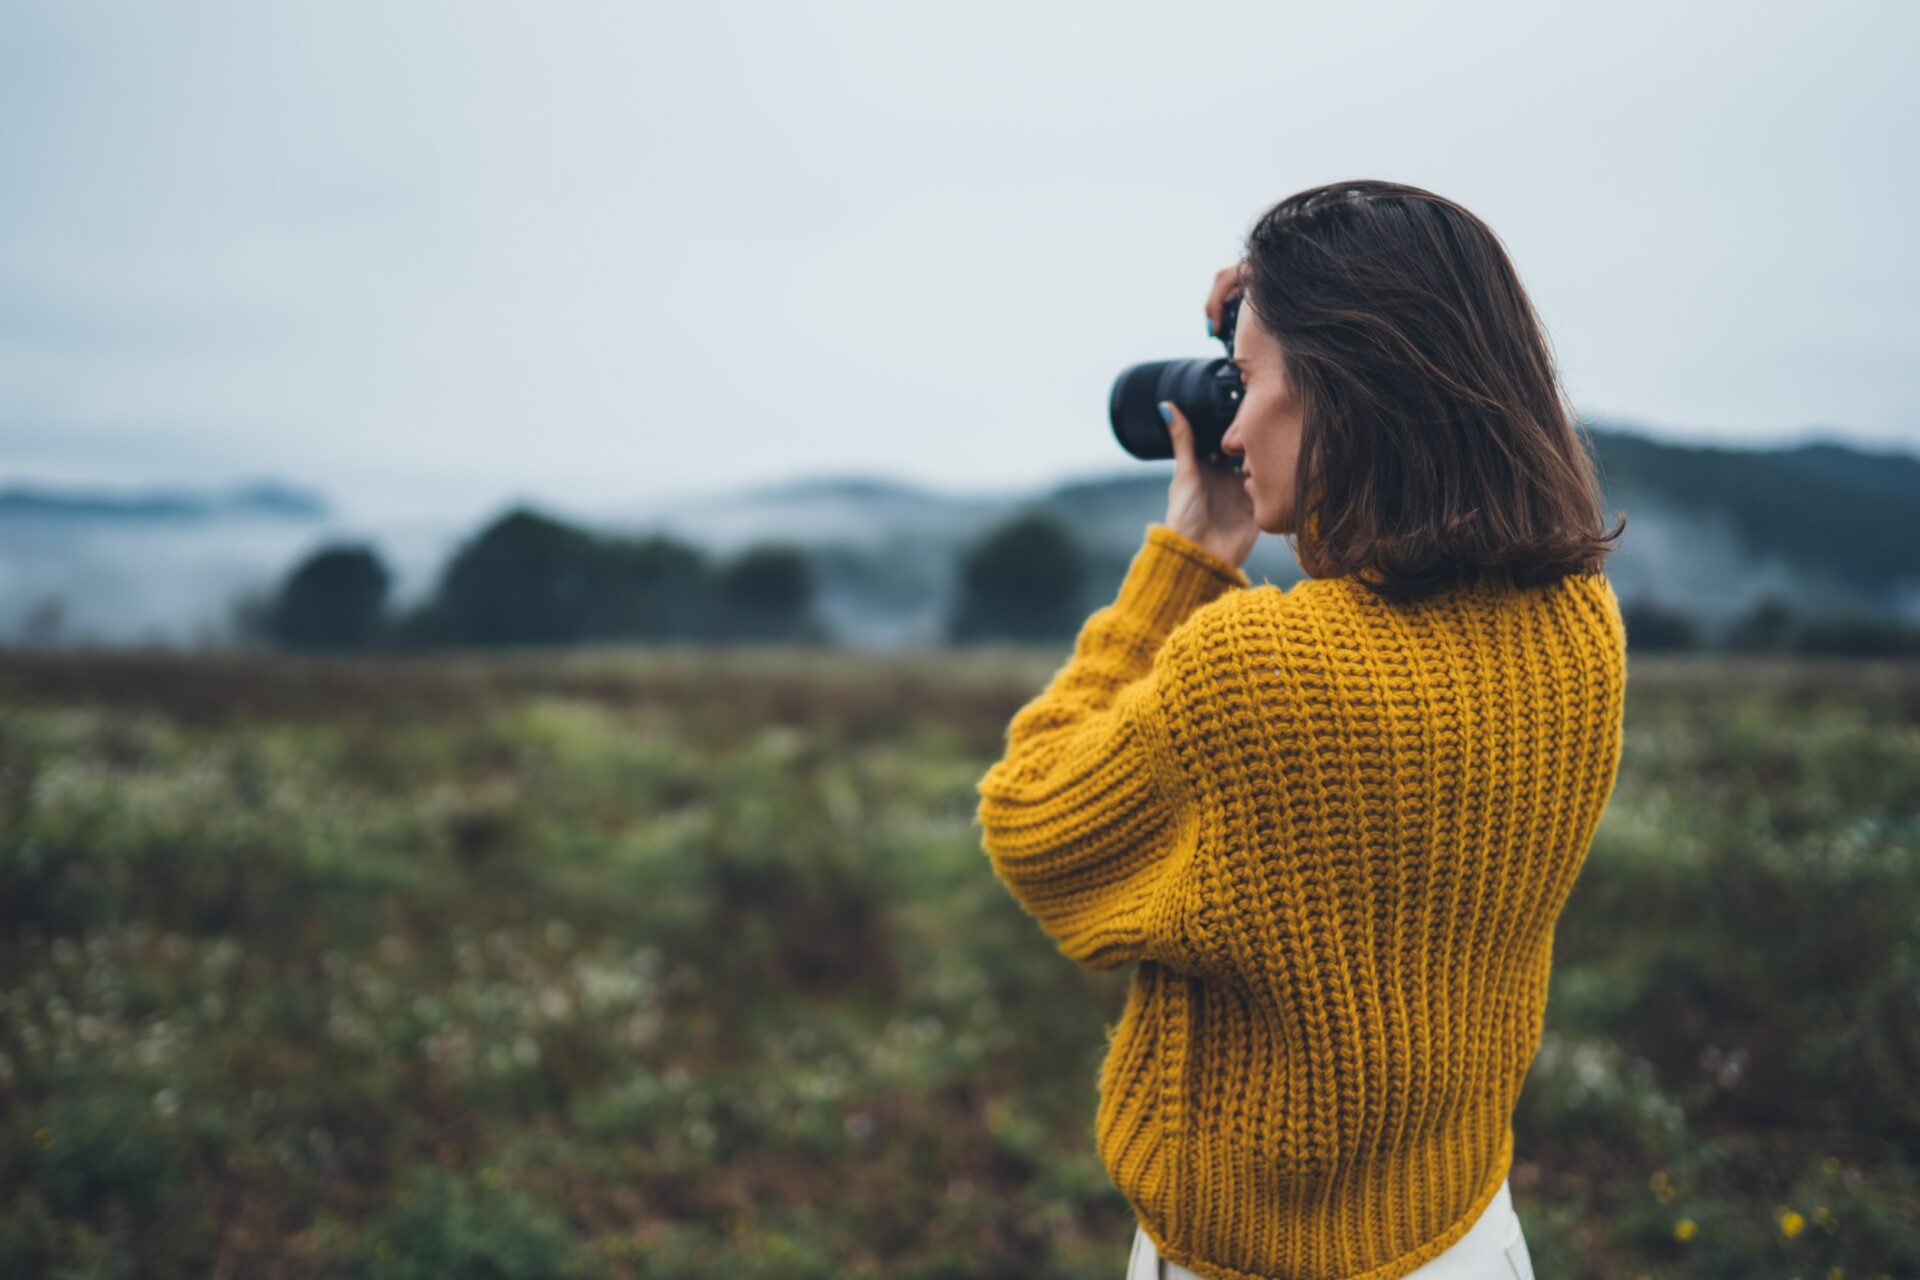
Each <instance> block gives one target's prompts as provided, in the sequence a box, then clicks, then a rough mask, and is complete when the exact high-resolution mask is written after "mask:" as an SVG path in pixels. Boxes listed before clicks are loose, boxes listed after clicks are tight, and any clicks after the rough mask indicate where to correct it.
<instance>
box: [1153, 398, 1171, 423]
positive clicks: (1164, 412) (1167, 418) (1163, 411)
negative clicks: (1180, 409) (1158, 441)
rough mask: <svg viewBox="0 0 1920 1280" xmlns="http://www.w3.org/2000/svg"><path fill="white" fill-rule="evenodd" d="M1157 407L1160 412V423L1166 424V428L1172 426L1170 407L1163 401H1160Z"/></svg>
mask: <svg viewBox="0 0 1920 1280" xmlns="http://www.w3.org/2000/svg"><path fill="white" fill-rule="evenodd" d="M1157 407H1158V408H1159V410H1160V421H1162V422H1164V423H1166V424H1167V425H1168V426H1172V425H1173V410H1172V409H1171V408H1170V407H1168V405H1167V402H1166V401H1165V400H1162V401H1161V402H1160V404H1159V405H1158V406H1157Z"/></svg>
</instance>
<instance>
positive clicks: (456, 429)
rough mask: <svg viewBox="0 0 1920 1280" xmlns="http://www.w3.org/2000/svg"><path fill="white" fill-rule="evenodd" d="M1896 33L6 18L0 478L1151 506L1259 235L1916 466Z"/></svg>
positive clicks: (49, 11) (603, 17)
mask: <svg viewBox="0 0 1920 1280" xmlns="http://www.w3.org/2000/svg"><path fill="white" fill-rule="evenodd" d="M1917 35H1920V6H1914V5H1908V4H1903V3H1894V2H1892V0H1889V2H1887V3H1881V4H1858V3H1839V4H1834V3H1827V4H1820V5H1813V4H1796V5H1780V4H1767V3H1754V2H1753V0H1741V2H1740V3H1737V4H1685V5H1674V4H1651V3H1618V2H1617V0H1609V2H1608V3H1605V4H1600V3H1590V4H1584V5H1577V6H1576V5H1543V4H1539V3H1512V4H1487V3H1472V2H1468V0H1456V2H1455V3H1450V4H1445V5H1436V4H1430V3H1429V4H1414V3H1405V4H1377V3H1342V4H1330V3H1326V2H1325V0H1320V2H1317V3H1312V4H1291V5H1289V4H1274V3H1262V4H1257V5H1222V6H1218V7H1214V8H1210V9H1204V8H1195V7H1185V8H1180V9H1175V8H1173V7H1171V6H1158V5H1156V6H1142V5H1123V4H1113V3H1100V4H1091V3H1074V4H1065V3H1062V4H1053V5H1047V4H1035V3H1033V2H1032V0H1022V3H1018V4H1015V3H968V4H965V5H948V6H934V5H923V4H912V3H905V4H903V3H898V2H897V0H896V2H895V3H891V4H881V3H872V4H850V3H834V4H826V3H811V4H791V3H784V4H747V3H729V4H723V5H667V4H662V3H646V4H618V3H561V2H556V0H545V2H542V3H525V4H515V5H507V4H482V3H476V2H475V0H438V2H434V3H426V2H415V3H406V2H404V0H403V2H400V3H395V0H382V2H381V3H363V2H359V0H355V2H352V3H347V2H343V0H329V2H328V3H325V4H319V3H308V4H260V3H257V0H254V2H242V0H231V2H228V3H168V4H164V5H161V4H152V3H145V2H138V3H136V2H134V0H125V2H122V3H89V2H86V0H44V2H42V0H24V2H23V0H9V2H8V3H7V5H6V7H5V9H4V13H3V14H0V481H12V480H22V479H44V480H60V481H93V482H99V483H103V484H111V485H122V484H128V485H131V484H136V483H139V484H147V483H153V484H161V483H167V484H172V483H196V484H198V483H226V482H229V481H234V480H241V479H247V478H251V477H256V476H269V475H271V476H279V477H284V478H286V479H288V480H291V481H294V482H298V483H305V484H312V485H315V486H317V487H319V488H321V489H322V490H323V491H325V492H326V493H327V494H328V495H330V496H331V497H333V498H335V499H337V500H338V501H339V502H340V503H341V504H342V505H343V506H344V507H346V508H349V509H379V510H391V509H395V508H397V507H411V506H414V505H419V506H421V507H426V506H432V507H434V508H436V509H442V510H446V509H464V508H477V507H482V506H487V505H490V504H492V503H494V502H497V501H499V500H502V499H505V498H508V497H528V498H539V499H546V500H550V501H552V502H554V503H557V504H560V505H563V506H567V507H572V508H576V509H584V508H601V509H617V508H619V507H620V506H621V505H622V504H625V503H629V502H639V501H641V500H644V499H650V498H656V497H662V496H668V495H672V494H675V493H684V492H687V491H689V490H708V489H717V488H730V487H736V486H744V485H747V484H752V483H759V482H769V481H776V480H784V479H791V478H798V477H802V476H808V475H817V474H823V473H847V472H858V473H863V474H875V475H885V476H891V477H896V478H898V479H901V480H906V481H911V482H918V483H924V484H929V485H934V486H938V487H942V488H948V489H954V490H961V491H986V490H997V489H1002V488H1007V487H1012V486H1027V485H1035V484H1039V483H1042V482H1045V481H1048V480H1051V479H1056V478H1066V477H1071V476H1079V475H1084V474H1087V473H1100V472H1113V471H1123V470H1125V469H1126V468H1127V467H1129V466H1136V465H1144V464H1139V463H1137V462H1135V461H1134V460H1133V459H1131V458H1130V457H1129V456H1128V455H1126V454H1124V453H1123V452H1122V451H1121V450H1120V449H1119V446H1118V445H1117V444H1115V443H1114V441H1113V438H1112V436H1111V433H1110V432H1109V430H1108V426H1107V422H1106V400H1107V391H1108V388H1109V386H1110V385H1111V382H1112V379H1113V377H1114V376H1115V375H1116V374H1117V373H1118V372H1119V371H1120V370H1121V369H1122V368H1123V367H1124V366H1126V365H1128V364H1131V363H1134V362H1136V361H1139V360H1146V359H1162V358H1168V357H1172V356H1181V355H1187V356H1202V355H1209V354H1218V353H1219V351H1220V348H1219V345H1218V344H1217V343H1214V342H1212V341H1210V340H1209V339H1208V338H1207V337H1206V329H1205V321H1204V318H1203V311H1202V304H1203V302H1204V300H1205V297H1206V291H1207V287H1208V284H1209V283H1210V281H1211V279H1212V276H1213V273H1214V271H1215V270H1216V269H1217V268H1219V267H1222V266H1225V265H1228V264H1229V263H1231V262H1232V261H1233V260H1234V258H1235V257H1236V256H1237V253H1238V251H1239V248H1240V244H1241V238H1242V237H1243V236H1244V234H1245V232H1246V231H1247V229H1248V228H1249V227H1250V226H1251V225H1252V223H1253V221H1254V220H1255V219H1256V218H1257V217H1258V216H1259V214H1260V213H1261V211H1263V210H1264V209H1265V208H1266V207H1267V206H1268V205H1270V204H1272V203H1273V202H1274V201H1276V200H1278V199H1280V198H1282V197H1283V196H1285V195H1287V194H1289V193H1291V192H1293V191H1296V190H1299V189H1301V188H1303V187H1306V186H1311V185H1315V184H1318V183H1321V182H1326V181H1331V180H1335V179H1341V178H1355V177H1381V178H1389V179H1394V180H1398V181H1403V182H1410V183H1414V184H1417V185H1420V186H1425V187H1429V188H1431V189H1433V190H1435V191H1438V192H1440V193H1441V194H1443V195H1446V196H1448V197H1451V198H1452V199H1455V200H1457V201H1459V202H1460V203H1462V204H1464V205H1466V206H1467V207H1468V208H1470V209H1472V210H1473V211H1474V212H1476V213H1477V214H1479V215H1480V216H1481V217H1482V218H1483V219H1485V220H1486V221H1487V222H1488V223H1489V225H1491V226H1492V227H1493V229H1494V230H1495V231H1496V232H1497V233H1498V234H1499V235H1500V236H1501V238H1502V240H1503V241H1504V243H1505V244H1506V246H1507V248H1508V251H1509V252H1510V254H1511V255H1512V257H1513V259H1514V262H1515V264H1516V267H1517V268H1518V270H1519V272H1520V276H1521V278H1522V280H1523V281H1524V282H1525V284H1526V285H1527V287H1528V289H1529V290H1530V292H1531V293H1532V296H1533V299H1534V302H1535V304H1536V306H1537V307H1538V308H1539V310H1540V312H1541V313H1542V315H1543V316H1544V318H1545V320H1546V322H1547V325H1548V328H1549V335H1550V338H1551V340H1552V342H1553V345H1554V349H1555V351H1556V353H1557V355H1558V357H1559V359H1560V361H1561V366H1562V370H1563V373H1564V375H1565V378H1566V380H1567V384H1568V387H1569V390H1570V392H1571V394H1572V397H1573V400H1574V402H1575V403H1576V404H1577V405H1578V406H1579V407H1580V408H1581V410H1582V412H1583V414H1585V415H1586V416H1588V417H1590V418H1611V419H1622V420H1627V421H1630V422H1634V423H1638V424H1641V425H1643V426H1644V427H1645V428H1646V429H1648V430H1650V431H1654V432H1656V433H1658V434H1662V435H1666V436H1669V437H1672V438H1678V439H1687V440H1694V441H1725V442H1729V443H1742V444H1766V443H1775V442H1778V443H1785V442H1789V441H1793V440H1796V439H1800V438H1803V437H1806V436H1808V435H1811V434H1821V435H1828V436H1834V437H1839V438H1843V439H1849V440H1853V441H1857V442H1859V443H1862V444H1866V445H1869V446H1879V447H1886V446H1889V445H1893V446H1899V447H1904V448H1920V358H1916V357H1920V248H1917V247H1916V241H1915V237H1914V234H1913V227H1914V225H1915V216H1916V215H1915V210H1916V208H1920V161H1917V160H1916V154H1920V148H1916V147H1915V146H1914V134H1915V129H1916V125H1920V91H1916V88H1915V84H1916V78H1915V77H1914V76H1913V74H1912V67H1913V64H1914V61H1915V56H1916V54H1917V53H1920V40H1916V36H1917Z"/></svg>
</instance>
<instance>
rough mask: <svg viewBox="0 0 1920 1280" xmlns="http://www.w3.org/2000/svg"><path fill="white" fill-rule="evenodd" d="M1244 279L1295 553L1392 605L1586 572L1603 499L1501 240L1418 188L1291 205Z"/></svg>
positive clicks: (1277, 211) (1275, 219)
mask: <svg viewBox="0 0 1920 1280" xmlns="http://www.w3.org/2000/svg"><path fill="white" fill-rule="evenodd" d="M1240 278H1241V282H1242V286H1243V288H1244V290H1245V292H1246V295H1247V298H1248V300H1249V302H1251V304H1252V306H1253V310H1254V311H1255V312H1256V313H1257V315H1258V318H1259V322H1260V324H1261V325H1262V326H1263V327H1264V328H1265V329H1266V330H1267V331H1268V332H1269V333H1271V334H1272V335H1273V336H1274V338H1275V339H1276V340H1277V341H1278V342H1279V344H1280V347H1281V351H1282V356H1283V358H1284V361H1285V367H1286V375H1287V379H1288V381H1289V382H1290V383H1291V384H1292V386H1293V388H1294V390H1295V392H1296V394H1298V395H1299V396H1300V397H1301V404H1302V409H1303V412H1304V427H1303V430H1302V434H1301V440H1300V456H1299V462H1298V464H1297V468H1296V470H1295V473H1294V493H1295V494H1296V495H1297V497H1296V499H1295V502H1296V506H1295V510H1296V511H1297V512H1298V513H1299V519H1298V523H1297V525H1296V528H1297V530H1298V532H1296V533H1295V534H1294V535H1293V548H1294V554H1295V556H1296V557H1297V558H1298V559H1299V561H1300V565H1301V567H1302V568H1303V569H1305V570H1306V571H1307V572H1308V573H1310V574H1312V575H1313V576H1315V577H1335V576H1341V575H1352V576H1354V577H1356V578H1358V579H1359V580H1360V581H1361V582H1362V583H1364V584H1365V585H1366V586H1367V587H1368V589H1369V590H1371V591H1373V592H1374V593H1375V594H1376V595H1378V596H1381V597H1384V598H1385V599H1388V600H1390V601H1394V602H1396V603H1398V602H1402V601H1407V600H1417V599H1420V598H1422V597H1425V596H1427V595H1431V594H1433V593H1434V592H1437V591H1440V590H1444V589H1446V588H1448V587H1451V586H1453V585H1455V584H1456V583H1460V582H1467V583H1473V582H1477V581H1478V580H1479V578H1480V576H1481V574H1482V573H1486V572H1492V573H1494V574H1496V575H1511V579H1512V581H1513V583H1514V584H1515V585H1517V586H1522V587H1527V586H1544V585H1549V584H1552V583H1555V582H1558V581H1559V580H1560V579H1562V578H1564V577H1566V576H1567V575H1569V574H1573V573H1598V572H1600V571H1601V568H1602V565H1603V564H1604V563H1605V559H1606V557H1607V556H1608V555H1610V554H1612V552H1613V551H1614V550H1615V548H1613V547H1611V546H1609V545H1608V544H1609V543H1610V542H1612V540H1613V539H1615V538H1617V537H1619V536H1620V534H1621V532H1622V531H1623V530H1624V529H1625V528H1626V519H1625V517H1624V516H1622V518H1621V520H1620V523H1619V524H1618V525H1616V526H1614V529H1613V531H1612V532H1610V533H1602V531H1601V530H1602V527H1603V517H1602V514H1601V510H1600V500H1601V494H1600V489H1599V483H1598V477H1597V472H1596V469H1595V466H1594V463H1593V458H1592V454H1591V443H1590V439H1589V438H1587V437H1586V436H1585V432H1584V429H1583V428H1582V427H1581V425H1580V422H1579V418H1578V416H1577V415H1576V413H1575V412H1574V410H1573V407H1572V405H1571V404H1570V403H1569V401H1568V399H1567V395H1566V391H1565V388H1564V387H1563V386H1562V385H1561V382H1560V378H1559V375H1558V373H1557V372H1556V370H1555V368H1554V362H1553V357H1552V355H1551V353H1550V350H1549V347H1548V343H1547V340H1546V336H1545V332H1544V330H1543V328H1542V326H1541V324H1540V319H1539V316H1538V315H1537V314H1536V313H1535V312H1534V309H1533V304H1532V302H1531V300H1530V299H1529V298H1528V297H1527V292H1526V290H1525V289H1523V288H1522V287H1521V285H1520V279H1519V276H1518V275H1517V274H1516V273H1515V272H1514V269H1513V265H1512V263H1510V262H1509V261H1508V259H1507V254H1506V250H1505V249H1504V247H1503V246H1502V245H1501V243H1500V240H1499V238H1498V237H1497V236H1495V235H1494V233H1493V232H1492V230H1491V229H1489V228H1488V227H1487V225H1486V224H1485V223H1483V222H1481V221H1480V219H1479V218H1477V217H1475V216H1474V215H1473V214H1471V213H1469V212H1467V210H1465V209H1463V208H1461V207H1460V206H1459V205H1457V204H1455V203H1454V202H1453V201H1451V200H1447V199H1445V198H1443V197H1441V196H1437V195H1435V194H1434V193H1432V192H1431V191H1425V190H1422V189H1421V188H1419V187H1412V186H1406V185H1404V184H1402V183H1397V182H1381V181H1375V180H1371V179H1363V180H1359V181H1352V182H1335V183H1329V184H1327V185H1326V186H1321V187H1314V188H1311V189H1309V190H1306V191H1302V192H1299V193H1298V194H1296V195H1291V196H1288V197H1287V198H1286V199H1285V200H1282V201H1281V202H1280V203H1279V204H1276V205H1274V206H1273V208H1271V209H1269V210H1268V211H1267V212H1266V213H1265V214H1264V215H1262V216H1261V218H1260V220H1259V221H1258V222H1257V223H1256V224H1255V225H1254V228H1253V230H1252V231H1250V232H1249V233H1248V234H1247V241H1246V254H1245V257H1244V259H1243V261H1242V262H1241V263H1240Z"/></svg>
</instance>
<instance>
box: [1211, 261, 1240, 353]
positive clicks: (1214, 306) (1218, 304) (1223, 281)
mask: <svg viewBox="0 0 1920 1280" xmlns="http://www.w3.org/2000/svg"><path fill="white" fill-rule="evenodd" d="M1244 287H1245V284H1244V281H1243V280H1242V278H1241V275H1240V264H1239V263H1237V262H1236V263H1234V264H1233V265H1232V266H1230V267H1222V268H1220V269H1219V270H1218V271H1216V272H1214V273H1213V288H1212V289H1211V290H1210V291H1209V292H1208V293H1207V336H1209V337H1213V338H1217V337H1219V336H1220V322H1221V321H1222V320H1224V319H1225V318H1226V313H1227V312H1226V309H1227V302H1228V300H1229V299H1231V298H1233V297H1234V296H1235V295H1237V294H1238V293H1240V292H1241V290H1242V289H1243V288H1244Z"/></svg>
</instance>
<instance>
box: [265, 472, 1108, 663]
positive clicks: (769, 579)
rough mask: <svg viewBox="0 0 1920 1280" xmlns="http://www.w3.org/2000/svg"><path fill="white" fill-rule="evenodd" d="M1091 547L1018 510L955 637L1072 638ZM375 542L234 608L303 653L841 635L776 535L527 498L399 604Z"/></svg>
mask: <svg viewBox="0 0 1920 1280" xmlns="http://www.w3.org/2000/svg"><path fill="white" fill-rule="evenodd" d="M1086 576H1087V557H1086V555H1085V554H1084V552H1083V551H1082V549H1081V548H1080V547H1079V545H1078V544H1077V543H1076V542H1075V541H1074V539H1073V537H1072V536H1071V534H1070V533H1069V532H1068V531H1067V529H1066V527H1065V526H1064V524H1062V523H1061V522H1060V521H1059V520H1058V519H1056V518H1054V517H1051V516H1048V515H1045V514H1044V513H1037V512H1036V513H1029V514H1025V515H1021V516H1016V517H1014V518H1013V519H1010V520H1008V521H1006V522H1003V523H1002V524H1000V525H998V526H996V527H995V528H993V529H991V530H989V531H988V532H987V533H986V535H985V536H983V537H982V538H981V539H979V540H978V541H977V542H976V543H974V544H973V545H972V546H971V547H969V548H967V550H966V552H965V554H964V555H963V556H962V558H961V562H960V565H959V575H958V578H959V589H958V591H957V593H956V599H955V601H954V604H953V607H952V609H951V610H950V612H949V614H948V616H947V618H946V621H945V628H944V629H945V634H946V638H947V640H948V641H950V642H951V643H954V644H967V643H973V642H979V641H994V640H1013V641H1023V640H1024V641H1046V640H1059V639H1062V638H1071V637H1072V636H1073V635H1074V633H1075V631H1076V630H1077V629H1078V626H1079V624H1080V622H1081V621H1082V618H1083V613H1082V610H1081V607H1080V598H1081V595H1082V592H1083V590H1084V588H1085V583H1086ZM392 586H393V574H392V572H391V570H390V569H389V568H388V566H387V564H386V562H385V561H384V560H383V559H382V557H381V556H380V553H379V551H378V550H377V549H376V548H375V547H373V546H372V545H370V544H368V543H366V542H354V541H341V542H333V543H328V544H326V545H324V546H321V547H319V548H317V549H315V550H314V551H313V552H311V553H309V554H308V555H307V556H306V557H304V558H303V559H302V560H301V561H300V562H299V563H298V564H296V565H295V566H294V567H293V568H292V569H291V570H290V571H289V572H288V573H287V575H286V576H285V578H284V579H282V581H281V582H280V583H279V584H278V585H277V586H276V587H275V588H274V589H273V590H272V591H271V592H269V593H268V594H267V595H266V596H265V597H262V598H258V599H252V600H248V601H243V602H242V603H241V604H240V605H239V606H238V607H237V608H236V610H235V619H234V621H235V626H236V630H237V631H238V633H239V635H240V637H241V638H242V639H243V640H246V641H250V642H258V643H265V644H269V645H274V646H278V647H282V648H288V649H315V650H323V649H335V650H339V649H367V648H435V647H467V646H500V645H568V644H591V643H604V642H641V643H645V642H696V641H704V642H729V641H760V642H786V643H815V644H826V643H832V642H833V640H834V637H833V635H832V634H831V632H830V630H829V629H828V628H827V627H826V626H825V624H824V623H823V622H822V621H821V619H820V618H819V616H818V610H817V597H818V583H817V581H816V577H815V573H814V571H813V567H812V563H811V561H810V560H809V558H808V556H807V554H806V552H805V551H804V550H803V549H802V548H800V547H798V546H795V545H793V544H789V543H781V542H765V543H760V544H757V545H755V546H751V547H748V548H747V549H746V550H744V551H742V552H741V553H740V554H738V555H736V556H733V557H731V558H727V559H716V558H714V557H711V556H709V555H708V554H707V553H706V552H704V551H702V550H701V549H700V548H698V547H695V546H693V545H691V544H688V543H685V542H682V541H679V540H678V539H675V538H673V537H670V536H668V535H665V534H651V535H646V536H641V537H624V536H616V535H608V534H604V533H598V532H595V531H593V530H590V529H586V528H583V527H581V526H578V525H575V524H572V523H569V522H567V521H565V520H561V519H558V518H555V517H553V516H551V515H547V514H545V513H542V512H539V511H536V510H533V509H531V508H529V507H525V506H521V507H515V508H514V509H512V510H510V511H508V512H506V513H505V514H504V515H502V516H500V517H499V518H497V519H496V520H494V521H493V522H492V523H490V524H489V525H487V526H486V527H485V528H484V529H482V530H481V531H480V532H479V533H478V534H477V535H475V536H474V537H473V538H472V539H470V540H469V541H467V542H466V543H465V544H463V545H462V546H461V547H460V548H459V549H458V551H456V552H455V554H454V555H453V557H452V558H451V559H450V560H449V561H448V563H447V565H446V566H445V568H444V569H443V570H442V572H441V574H440V576H439V579H438V581H437V582H436V584H435V585H434V587H433V589H432V590H431V591H430V592H429V593H428V595H427V596H426V598H425V599H423V600H421V601H419V602H418V603H417V604H415V605H413V606H412V607H410V608H406V609H396V608H394V607H393V606H392V602H391V591H392Z"/></svg>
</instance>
